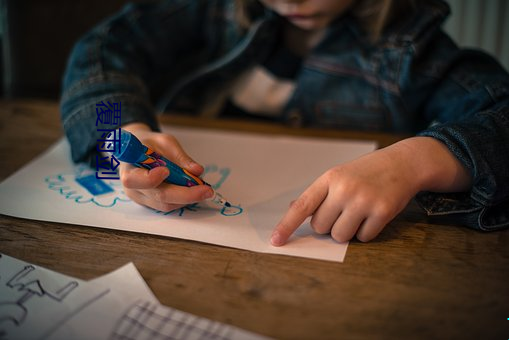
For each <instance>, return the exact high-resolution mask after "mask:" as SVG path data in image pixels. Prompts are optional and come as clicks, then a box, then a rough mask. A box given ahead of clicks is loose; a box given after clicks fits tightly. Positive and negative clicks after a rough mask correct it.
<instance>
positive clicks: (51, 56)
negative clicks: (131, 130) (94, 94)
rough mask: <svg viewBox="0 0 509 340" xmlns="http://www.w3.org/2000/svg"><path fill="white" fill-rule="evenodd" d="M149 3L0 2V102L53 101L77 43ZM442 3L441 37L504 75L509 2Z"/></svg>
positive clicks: (507, 63)
mask: <svg viewBox="0 0 509 340" xmlns="http://www.w3.org/2000/svg"><path fill="white" fill-rule="evenodd" d="M151 1H156V0H131V1H129V0H0V79H1V84H0V97H4V98H16V97H25V98H27V97H31V98H46V99H54V100H56V99H58V98H59V95H60V88H61V79H62V75H63V72H64V69H65V65H66V62H67V58H68V57H69V53H70V51H71V48H72V46H73V45H74V43H75V42H76V41H77V39H78V38H79V37H80V36H81V35H83V34H84V33H85V32H87V31H88V30H89V29H90V28H92V27H93V26H94V25H95V24H97V23H98V22H100V21H101V20H103V19H105V18H106V17H108V16H109V15H111V14H113V13H115V12H117V11H118V10H120V9H121V8H122V7H123V6H124V5H125V4H126V3H127V2H151ZM448 3H449V4H450V6H451V9H452V15H451V16H450V17H449V19H448V20H447V21H446V23H445V25H444V29H445V31H446V32H447V33H449V34H450V35H451V36H452V38H453V39H454V40H455V41H456V42H458V43H459V44H460V45H461V46H469V47H478V48H479V47H480V48H482V49H484V50H486V51H488V52H489V53H491V54H493V55H495V56H497V57H498V58H499V60H500V61H501V63H502V64H503V65H504V66H505V67H506V69H509V44H507V42H506V40H507V37H508V36H509V20H507V17H508V15H509V0H490V1H475V0H448ZM504 37H505V39H504ZM507 41H509V40H507Z"/></svg>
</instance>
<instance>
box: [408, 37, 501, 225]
mask: <svg viewBox="0 0 509 340" xmlns="http://www.w3.org/2000/svg"><path fill="white" fill-rule="evenodd" d="M414 51H418V49H414ZM414 58H416V59H415V62H414V64H413V65H412V68H413V69H412V71H413V73H414V75H415V76H414V77H413V78H412V77H408V79H409V81H408V84H407V86H408V87H413V88H412V89H411V90H410V92H412V93H414V94H415V93H421V95H420V96H419V95H418V96H417V97H420V98H422V101H421V102H419V101H418V102H419V103H420V104H419V106H418V107H415V109H416V110H419V111H420V112H421V113H422V114H423V115H424V117H425V119H426V121H428V122H431V124H430V125H429V126H428V127H427V128H426V129H424V130H423V131H421V132H420V133H419V135H421V136H429V137H433V138H436V139H437V140H439V141H441V142H442V143H444V144H445V145H446V146H447V147H448V148H449V150H450V151H451V152H452V153H453V154H454V155H455V156H456V157H457V158H458V160H459V161H460V162H461V163H462V164H463V165H464V166H465V168H466V169H468V171H469V172H470V174H471V176H472V178H473V186H472V188H471V190H470V191H469V192H465V193H431V192H423V193H420V194H419V195H418V196H417V200H418V202H419V203H420V204H421V206H422V207H423V208H424V209H425V210H426V211H427V213H428V215H430V216H439V217H441V218H442V219H443V220H446V221H447V222H449V223H450V222H453V223H457V224H462V225H466V226H468V227H471V228H475V229H481V230H495V229H501V228H507V227H509V75H508V74H507V72H506V71H505V70H504V69H503V68H502V67H501V66H500V65H499V64H498V62H497V61H496V60H494V59H493V58H491V57H490V56H488V55H487V54H485V53H483V52H480V51H473V50H470V51H469V50H461V49H458V48H457V47H456V46H455V45H454V44H453V43H452V42H451V41H450V39H449V38H448V37H446V36H445V34H443V33H442V32H440V33H439V34H437V36H436V37H435V39H433V41H432V42H431V43H430V44H429V45H428V46H427V47H426V49H423V50H422V51H421V54H420V55H418V56H414ZM410 84H411V85H410ZM422 94H425V95H422ZM410 105H411V104H409V106H410Z"/></svg>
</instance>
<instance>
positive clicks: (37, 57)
mask: <svg viewBox="0 0 509 340" xmlns="http://www.w3.org/2000/svg"><path fill="white" fill-rule="evenodd" d="M127 2H129V1H128V0H0V6H1V7H0V18H1V22H0V23H1V31H0V33H1V38H0V39H1V44H0V48H1V54H0V56H1V59H2V63H1V70H0V72H1V76H2V77H1V78H2V87H1V94H2V97H7V98H14V97H35V98H48V99H58V98H59V95H60V88H61V80H62V75H63V72H64V69H65V66H66V63H67V58H68V57H69V54H70V51H71V49H72V46H73V45H74V43H75V42H76V41H77V40H78V38H79V37H80V36H81V35H83V34H84V33H85V32H87V31H88V30H89V29H90V28H92V27H93V26H94V25H95V24H96V23H98V22H100V21H101V20H103V19H104V18H106V17H108V16H109V15H111V14H113V13H115V12H117V11H118V10H120V9H121V8H122V7H123V6H124V4H126V3H127ZM131 2H133V1H131ZM137 2H142V1H140V0H138V1H137ZM144 2H147V1H144Z"/></svg>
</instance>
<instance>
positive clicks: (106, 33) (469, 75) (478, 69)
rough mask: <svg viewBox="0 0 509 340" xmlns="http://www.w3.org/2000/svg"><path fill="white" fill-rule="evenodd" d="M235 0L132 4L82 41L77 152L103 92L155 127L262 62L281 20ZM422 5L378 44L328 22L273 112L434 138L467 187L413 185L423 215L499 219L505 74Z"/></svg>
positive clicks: (68, 110)
mask: <svg viewBox="0 0 509 340" xmlns="http://www.w3.org/2000/svg"><path fill="white" fill-rule="evenodd" d="M235 6H236V1H234V0H194V1H193V0H168V1H164V2H160V3H156V4H138V5H128V6H126V7H125V8H124V9H123V10H122V11H121V12H120V13H118V14H117V15H115V16H113V17H111V18H109V19H107V20H105V21H104V22H102V23H101V24H99V25H98V26H97V27H95V28H94V29H93V30H92V31H90V32H89V33H88V34H86V35H85V36H84V37H83V38H82V39H80V41H78V43H77V44H76V46H75V47H74V50H73V52H72V55H71V58H70V60H69V63H68V66H67V70H66V73H65V77H64V83H63V94H62V99H61V115H62V122H63V126H64V129H65V133H66V135H67V138H68V139H69V142H70V145H71V152H72V159H73V161H75V162H78V161H89V160H91V159H92V155H93V153H94V150H95V146H96V143H97V139H98V137H99V136H98V132H97V129H98V127H97V126H96V118H97V115H96V110H95V107H96V104H98V103H100V102H101V101H102V102H104V103H106V102H108V101H110V102H121V107H122V111H121V113H122V124H127V123H131V122H143V123H146V124H148V125H149V126H150V127H151V128H152V129H153V130H155V131H158V129H159V128H158V126H157V121H156V118H155V113H156V112H158V111H169V110H177V111H180V112H183V111H186V112H190V113H195V112H198V110H199V108H200V107H201V106H203V105H205V103H206V102H207V98H210V96H211V95H214V91H215V90H220V89H221V88H222V87H223V86H225V85H226V84H228V83H229V82H230V81H232V80H233V79H234V78H235V76H236V75H238V74H239V73H240V72H241V71H243V70H245V69H246V68H247V67H250V66H253V65H255V64H258V63H260V62H261V61H263V60H264V58H265V57H266V56H267V55H268V53H270V51H271V50H272V48H273V46H274V45H275V44H277V43H278V40H277V37H278V34H277V31H278V30H279V29H280V27H281V20H282V19H281V18H280V17H278V16H277V15H276V14H275V13H273V12H271V11H269V10H267V9H264V8H263V7H262V6H261V5H259V4H257V3H255V4H254V5H253V6H252V8H251V10H250V16H251V19H252V21H251V25H250V27H248V28H245V27H243V26H241V25H240V24H238V22H237V21H236V20H235V13H236V8H235ZM420 6H421V7H420V8H418V9H417V10H416V12H415V13H416V14H415V15H412V16H408V17H405V18H401V19H400V20H396V21H395V23H394V24H392V25H391V26H390V27H389V28H388V29H387V30H386V32H385V33H384V35H383V36H382V37H381V38H380V39H379V40H378V41H377V42H375V43H372V42H370V40H369V39H368V38H367V37H366V35H365V34H364V33H363V31H362V30H361V29H360V27H359V25H358V23H357V22H356V20H355V19H354V18H353V17H351V16H350V15H348V14H346V15H344V16H342V17H340V18H338V19H337V20H335V21H334V22H333V23H332V24H331V25H330V27H329V28H328V29H327V32H326V35H325V36H324V38H323V39H322V41H321V42H320V43H319V44H318V45H317V46H316V47H315V48H314V49H313V50H312V51H311V52H310V54H309V55H308V56H307V57H306V58H305V59H304V61H303V64H302V67H301V69H300V71H299V72H298V74H297V76H296V80H295V81H296V89H295V91H294V93H293V95H292V96H291V98H290V99H289V100H288V102H287V103H286V105H285V107H284V109H283V112H282V113H281V116H280V119H281V121H283V122H286V123H287V124H289V125H294V126H309V127H327V128H331V127H332V128H338V129H356V130H362V129H367V130H377V131H385V132H401V133H411V134H417V135H421V136H430V137H433V138H436V139H438V140H440V141H442V142H443V143H444V144H445V145H446V146H447V147H448V148H449V150H450V151H451V152H452V153H453V154H454V155H455V156H456V157H457V158H458V159H459V160H460V161H461V163H462V164H463V165H464V166H465V167H466V168H467V169H468V170H469V172H470V174H471V175H472V177H473V187H472V189H471V190H470V191H469V192H464V193H448V194H440V193H430V192H426V193H424V192H423V193H420V194H419V195H418V196H417V198H418V201H419V203H420V204H421V205H422V207H423V208H424V209H425V210H426V211H427V213H428V215H431V216H441V217H442V218H444V219H446V220H447V222H448V223H451V222H452V223H457V224H462V225H466V226H468V227H471V228H475V229H481V230H496V229H501V228H507V227H508V226H509V75H508V74H507V73H506V71H505V70H504V69H503V68H502V67H501V66H500V65H499V64H498V63H497V62H496V61H495V60H494V59H493V58H491V57H489V56H488V55H486V54H484V53H482V52H480V51H473V50H461V49H458V47H457V46H456V45H455V44H454V43H453V42H452V41H451V40H450V39H449V38H448V37H447V36H446V35H445V34H444V33H443V32H442V30H441V28H440V25H441V24H442V22H443V21H444V19H445V18H446V16H447V15H448V13H449V8H448V6H447V5H446V4H445V3H443V2H441V1H439V0H435V1H428V2H422V4H421V5H420ZM154 103H156V104H154ZM100 126H101V124H100V123H99V127H100Z"/></svg>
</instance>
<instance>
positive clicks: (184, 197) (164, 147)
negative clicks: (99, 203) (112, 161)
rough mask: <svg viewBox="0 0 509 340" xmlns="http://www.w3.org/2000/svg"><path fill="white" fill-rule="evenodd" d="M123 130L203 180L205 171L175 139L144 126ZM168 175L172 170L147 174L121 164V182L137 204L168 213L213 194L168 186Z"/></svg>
mask: <svg viewBox="0 0 509 340" xmlns="http://www.w3.org/2000/svg"><path fill="white" fill-rule="evenodd" d="M122 129H124V130H126V131H129V132H131V133H132V134H134V135H135V136H136V137H137V138H138V139H139V140H140V141H141V142H142V143H143V144H145V145H146V146H148V147H149V148H151V149H152V150H154V151H157V152H158V153H160V154H161V155H163V156H164V157H166V158H168V159H169V160H171V161H172V162H174V163H176V164H178V165H179V166H181V167H182V168H184V169H186V170H188V171H189V172H191V173H192V174H194V175H196V176H200V175H201V174H202V173H203V170H204V169H203V167H202V166H201V165H199V164H198V163H196V162H195V161H193V160H192V159H191V158H190V157H189V156H188V155H187V154H186V153H185V152H184V150H183V149H182V147H181V146H180V144H179V143H178V141H177V140H176V139H175V137H173V136H170V135H167V134H164V133H160V132H153V131H151V130H150V128H149V127H148V126H147V125H145V124H141V123H131V124H127V125H125V126H122ZM168 175H169V170H168V169H167V168H165V167H158V168H154V169H151V170H147V169H144V168H138V167H135V166H133V165H131V164H127V163H123V162H122V163H121V164H120V180H121V182H122V185H123V186H124V192H125V193H126V195H127V196H128V197H129V198H130V199H132V200H133V201H134V202H136V203H138V204H141V205H144V206H147V207H150V208H153V209H156V210H160V211H163V212H168V211H171V210H175V209H178V208H180V207H183V206H185V205H188V204H191V203H195V202H199V201H203V200H205V199H207V198H210V197H212V195H213V194H214V193H213V190H212V188H210V187H209V186H207V185H197V186H194V187H182V186H178V185H174V184H170V183H166V182H164V179H165V178H166V177H167V176H168Z"/></svg>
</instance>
